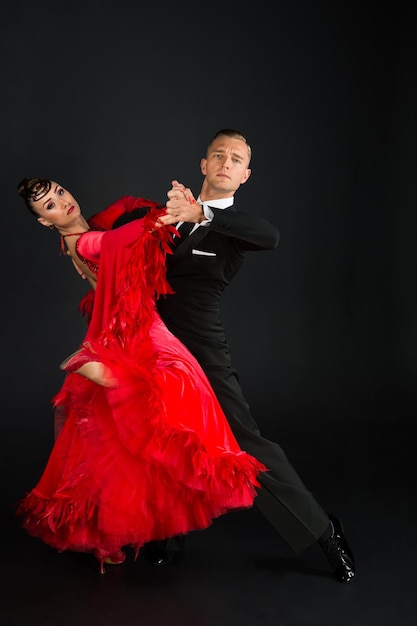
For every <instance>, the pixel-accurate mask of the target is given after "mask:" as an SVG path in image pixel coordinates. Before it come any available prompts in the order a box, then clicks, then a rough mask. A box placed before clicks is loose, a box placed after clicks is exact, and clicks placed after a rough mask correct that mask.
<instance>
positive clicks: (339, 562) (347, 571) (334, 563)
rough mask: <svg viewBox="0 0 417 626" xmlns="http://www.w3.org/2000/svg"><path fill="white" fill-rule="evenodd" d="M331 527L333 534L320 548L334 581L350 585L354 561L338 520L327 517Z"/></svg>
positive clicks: (354, 568) (353, 574)
mask: <svg viewBox="0 0 417 626" xmlns="http://www.w3.org/2000/svg"><path fill="white" fill-rule="evenodd" d="M329 519H330V521H331V523H332V526H333V532H332V534H331V535H330V537H329V538H328V539H327V541H326V542H325V543H324V544H323V545H322V546H321V547H322V550H323V552H324V554H325V555H326V556H327V560H328V561H329V563H330V565H331V567H332V569H333V571H334V574H335V577H336V579H337V580H338V581H339V582H341V583H351V582H352V580H353V579H354V578H355V576H356V567H355V559H354V556H353V552H352V550H351V549H350V547H349V545H348V543H347V541H346V539H345V536H344V534H343V526H342V523H341V522H340V520H338V519H337V517H333V515H329Z"/></svg>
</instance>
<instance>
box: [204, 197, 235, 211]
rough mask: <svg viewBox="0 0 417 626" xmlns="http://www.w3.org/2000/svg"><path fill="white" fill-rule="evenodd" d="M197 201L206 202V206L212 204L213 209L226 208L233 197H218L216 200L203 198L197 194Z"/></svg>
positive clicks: (230, 204) (230, 203)
mask: <svg viewBox="0 0 417 626" xmlns="http://www.w3.org/2000/svg"><path fill="white" fill-rule="evenodd" d="M197 202H199V203H200V204H206V205H207V206H212V207H214V208H215V209H227V208H228V207H229V206H232V204H233V203H234V197H233V196H232V197H231V198H219V199H218V200H204V202H203V200H202V199H201V198H200V196H198V198H197Z"/></svg>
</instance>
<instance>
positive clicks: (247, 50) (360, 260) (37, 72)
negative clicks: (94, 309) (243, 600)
mask: <svg viewBox="0 0 417 626" xmlns="http://www.w3.org/2000/svg"><path fill="white" fill-rule="evenodd" d="M0 29H1V31H0V45H1V52H2V54H1V58H2V69H1V74H2V96H1V127H2V141H1V154H2V157H1V158H2V167H1V177H2V185H1V189H2V199H1V200H2V214H3V221H2V228H1V235H0V236H1V250H2V253H3V254H2V262H1V266H2V285H3V298H2V322H3V323H2V325H1V327H2V333H3V339H2V346H3V348H4V349H3V368H2V369H3V374H2V380H3V384H2V390H3V394H2V395H3V402H2V407H3V408H2V418H1V435H2V449H3V453H2V464H3V468H2V471H1V476H2V497H1V504H2V508H3V511H4V518H5V519H6V518H9V517H11V516H12V512H11V511H12V509H13V503H14V502H15V501H16V500H17V499H18V498H20V497H21V495H22V494H23V492H24V491H25V490H27V489H30V488H31V487H33V486H34V485H35V484H36V481H37V479H38V477H39V475H40V472H41V471H42V468H43V466H44V464H45V462H46V459H47V456H48V454H49V451H50V448H51V446H52V443H53V419H52V409H51V404H50V400H51V398H52V396H53V395H54V394H55V393H56V392H57V391H58V389H59V386H60V384H61V382H62V380H63V375H62V372H60V370H59V367H58V365H59V363H60V362H61V360H62V359H63V358H64V357H65V356H67V355H68V354H69V353H70V352H72V351H73V350H74V349H75V348H76V347H77V345H78V342H79V340H80V339H81V338H82V335H83V332H84V330H85V324H84V321H83V319H82V318H81V316H80V314H79V313H78V310H77V305H78V301H79V300H80V298H81V297H82V295H83V294H84V293H85V292H86V290H87V285H86V283H84V282H83V281H82V280H81V279H79V278H78V276H77V275H76V273H75V272H74V270H73V268H72V266H71V264H70V262H69V261H68V259H66V258H65V257H63V256H60V254H59V241H58V238H57V235H56V233H51V232H50V231H49V230H48V229H45V228H42V227H40V226H39V224H38V223H37V222H36V220H35V219H34V218H33V217H32V216H31V215H30V214H29V213H28V211H27V209H26V208H25V207H24V204H23V202H22V200H21V199H20V198H19V196H18V195H17V191H16V189H17V184H18V182H19V181H20V180H21V179H22V178H23V177H30V176H42V177H47V178H51V179H54V180H57V181H58V182H60V183H61V184H63V185H64V186H65V187H66V188H68V189H69V190H70V191H71V192H72V193H73V195H74V196H75V197H76V198H77V200H78V201H79V202H80V204H81V207H82V209H83V212H84V214H85V215H86V216H87V217H88V216H90V215H92V214H93V213H95V212H96V211H98V210H100V209H101V208H104V207H105V206H106V205H107V204H110V203H111V202H112V201H114V200H116V199H117V198H118V197H120V196H122V195H125V194H131V195H137V196H143V197H148V198H153V199H155V200H158V201H162V202H163V201H164V200H165V198H166V192H167V190H168V189H169V188H170V186H171V180H173V179H178V180H180V181H181V182H183V183H184V184H186V185H187V186H190V187H191V188H192V189H193V191H194V192H195V193H196V194H197V193H198V191H199V189H200V185H201V181H202V176H201V173H200V169H199V163H200V159H201V157H203V156H204V155H205V150H206V146H207V143H208V142H209V140H210V139H211V137H212V135H214V133H215V132H216V131H217V130H219V129H220V128H224V127H233V128H237V129H239V130H240V131H241V132H242V133H243V134H245V135H246V137H247V139H248V141H249V143H250V144H251V145H252V149H253V159H252V163H251V167H252V176H251V178H250V179H249V181H248V182H247V183H246V184H245V185H243V186H242V187H241V189H240V190H239V191H238V193H237V196H236V203H237V205H238V206H239V208H241V209H242V210H247V211H249V212H254V213H257V214H259V215H262V216H264V217H266V218H267V219H269V221H271V222H273V223H274V224H276V225H277V226H278V228H279V230H280V233H281V240H280V243H279V246H278V248H277V249H276V250H275V251H271V252H269V251H268V252H262V253H254V254H252V255H249V257H248V260H247V261H246V263H245V265H244V267H243V269H242V271H241V272H240V274H239V275H238V277H237V278H236V279H235V281H234V283H233V285H232V286H231V287H230V288H229V291H228V292H227V294H226V296H225V298H224V307H223V316H224V321H225V325H226V329H227V331H228V337H229V341H230V343H231V346H232V354H233V355H234V361H235V366H236V368H237V369H238V371H239V372H240V376H241V382H242V385H243V388H244V390H245V394H246V396H247V398H248V400H249V402H250V404H251V406H252V408H253V414H254V416H255V418H256V420H257V421H258V423H259V425H260V427H261V429H262V431H263V432H264V433H265V434H267V435H269V436H271V437H272V438H274V439H276V440H277V441H279V442H280V443H281V445H282V446H283V447H284V449H285V450H286V451H287V453H288V454H289V456H290V457H291V459H292V461H293V463H294V465H295V467H296V468H298V470H299V471H300V474H301V475H302V476H303V478H304V479H305V481H306V482H308V483H309V485H311V488H312V490H313V491H314V492H315V493H317V496H318V497H319V499H320V500H321V501H322V502H323V505H324V506H327V507H330V508H331V507H334V508H335V509H336V510H337V511H338V512H340V514H341V515H342V516H343V518H344V519H345V520H347V521H349V523H350V526H351V529H352V530H351V533H352V532H353V533H354V535H355V534H356V535H355V537H356V541H357V543H359V544H360V541H361V537H362V538H363V534H362V533H363V525H364V524H365V523H366V524H367V525H368V526H367V527H368V528H369V527H370V526H371V525H372V526H373V527H375V528H376V527H379V528H383V530H381V531H380V535H381V536H383V538H384V541H385V540H386V539H387V537H390V538H397V537H399V536H401V534H402V533H403V532H405V530H404V529H407V528H408V529H410V528H411V527H412V525H413V524H414V523H415V520H416V506H415V499H414V497H413V494H414V493H415V488H414V479H413V466H414V462H413V461H412V458H413V454H414V440H415V436H414V421H415V413H416V411H415V409H416V382H417V359H416V354H417V324H416V319H417V302H416V295H415V293H416V290H415V273H416V272H415V271H416V260H417V259H416V246H415V239H416V235H415V232H416V221H417V220H416V199H417V194H416V191H415V186H416V174H415V164H416V145H417V133H416V113H415V111H416V107H417V94H416V84H417V83H416V60H417V57H416V43H415V21H414V19H413V13H412V9H411V8H408V4H406V3H404V4H403V3H395V4H388V5H386V6H385V8H384V7H383V5H381V4H379V3H376V2H375V3H374V2H368V3H360V2H335V3H324V2H307V1H305V2H302V1H299V0H295V1H293V2H279V3H263V2H256V3H253V4H252V5H245V4H244V3H241V2H223V3H214V2H211V3H204V4H200V3H197V2H191V1H190V2H187V1H182V2H177V3H175V2H168V1H165V2H164V1H162V0H155V1H153V2H149V3H139V2H128V1H127V0H121V1H119V2H115V1H113V2H110V1H99V0H95V1H93V0H85V1H84V2H79V1H73V2H71V3H63V2H57V1H54V2H52V1H51V2H48V1H45V0H42V1H41V2H36V3H35V2H34V3H32V2H29V0H26V1H24V0H16V1H15V2H8V3H7V5H6V6H5V7H3V9H2V20H1V26H0ZM381 525H382V526H381ZM367 536H368V535H367ZM369 538H370V540H371V541H372V536H371V535H370V537H369ZM249 540H250V539H249ZM33 541H34V540H33ZM415 545H416V543H415V541H414V543H413V550H414V551H415ZM366 546H368V547H369V544H368V543H366ZM363 547H365V544H364V546H363ZM407 550H409V546H407ZM367 557H368V559H369V554H368V555H367ZM404 558H405V557H404ZM363 560H365V561H366V557H364V558H363ZM370 619H371V618H369V620H370ZM410 619H411V618H410ZM22 623H23V622H22ZM28 623H30V622H28ZM51 623H54V622H51ZM196 623H197V622H196ZM248 623H249V622H248ZM259 623H261V622H259ZM266 623H268V624H269V622H265V624H266ZM286 623H287V622H285V624H286ZM294 623H295V622H294ZM306 623H308V622H306ZM331 623H332V624H334V623H336V622H331ZM337 623H342V622H337ZM343 623H344V622H343ZM346 623H347V624H349V625H351V624H356V623H358V624H359V623H362V622H354V621H351V622H346ZM363 623H364V624H370V623H371V622H370V621H365V622H363ZM375 623H378V624H380V623H382V622H381V621H380V622H375ZM386 623H387V624H388V623H389V624H391V623H393V622H386ZM399 623H404V624H408V623H410V624H414V623H415V622H413V621H410V622H408V621H404V622H400V621H398V624H399ZM253 624H255V622H253ZM288 624H290V626H292V622H291V621H290V622H288Z"/></svg>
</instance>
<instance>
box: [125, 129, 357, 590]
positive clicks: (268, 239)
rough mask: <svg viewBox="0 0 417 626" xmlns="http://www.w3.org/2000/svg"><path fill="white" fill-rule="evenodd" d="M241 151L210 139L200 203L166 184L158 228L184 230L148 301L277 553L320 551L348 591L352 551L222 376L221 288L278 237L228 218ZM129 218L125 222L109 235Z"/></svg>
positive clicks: (225, 373)
mask: <svg viewBox="0 0 417 626" xmlns="http://www.w3.org/2000/svg"><path fill="white" fill-rule="evenodd" d="M250 159H251V148H250V146H249V144H248V143H247V141H246V139H245V137H244V136H243V135H242V134H241V133H240V132H238V131H236V130H233V129H223V130H220V131H219V132H218V133H217V134H216V135H215V136H214V138H213V139H212V141H211V142H210V144H209V146H208V149H207V153H206V156H205V157H204V158H203V159H202V160H201V164H200V166H201V172H202V174H203V176H204V179H203V183H202V187H201V191H200V194H199V196H198V198H197V199H195V198H194V196H193V194H192V192H191V190H190V189H188V188H185V187H184V186H183V185H181V184H180V183H179V182H177V181H173V185H172V189H171V190H170V191H169V192H168V202H167V203H166V209H167V213H166V215H164V216H162V217H161V223H163V224H176V225H177V228H178V229H179V232H180V233H181V230H182V223H186V224H189V225H190V227H191V228H192V230H191V233H190V234H188V236H184V235H182V236H181V238H178V239H179V243H178V245H177V246H176V248H175V251H174V254H173V255H168V257H167V278H168V281H169V283H170V284H171V286H172V288H173V291H174V293H173V294H172V295H168V296H166V297H165V296H164V297H163V298H161V299H160V300H159V301H158V309H159V312H160V314H161V317H162V319H163V320H164V322H165V324H166V325H167V326H168V328H169V329H170V330H171V332H172V333H173V334H174V335H176V336H177V337H178V338H179V339H180V340H181V341H182V342H183V343H184V344H185V345H186V346H187V348H188V349H189V350H190V351H191V352H192V354H193V355H194V356H195V357H196V358H197V360H198V361H199V362H200V364H201V366H202V368H203V370H204V371H205V373H206V375H207V377H208V379H209V381H210V383H211V385H212V387H213V389H214V392H215V393H216V395H217V398H218V400H219V401H220V404H221V406H222V408H223V411H224V412H225V414H226V417H227V420H228V422H229V424H230V426H231V428H232V431H233V433H234V435H235V437H236V439H237V441H238V442H239V444H240V446H241V448H242V449H243V450H245V451H247V452H249V453H250V454H252V455H253V456H255V457H256V458H257V459H259V460H260V461H261V462H263V463H264V464H265V465H266V466H267V467H268V468H269V469H270V471H269V472H268V473H266V474H264V475H263V476H262V477H261V478H260V482H261V484H262V489H260V490H259V494H258V496H257V498H256V499H255V505H256V506H257V507H258V508H259V510H260V511H261V513H262V514H263V515H264V516H265V517H266V519H268V520H269V522H270V523H271V524H272V525H273V526H274V528H275V529H276V530H277V531H278V532H279V533H280V535H281V536H282V538H283V539H284V540H285V541H286V543H287V544H288V545H289V546H290V547H291V548H292V549H293V550H294V551H295V552H296V553H298V552H301V551H302V550H304V549H306V548H307V547H309V546H310V545H312V544H313V543H315V542H318V544H319V545H320V546H321V548H322V549H323V551H324V554H325V555H326V557H327V559H328V561H329V564H330V566H331V567H332V569H333V572H334V575H335V577H336V579H337V580H338V581H340V582H343V583H350V582H351V581H352V580H353V578H354V577H355V574H356V568H355V562H354V557H353V554H352V551H351V549H350V547H349V546H348V544H347V542H346V539H345V537H344V534H343V527H342V524H341V522H340V521H339V520H338V519H337V518H335V517H333V516H329V515H328V514H327V513H326V512H325V511H324V510H323V509H322V507H321V506H320V505H319V504H318V502H317V501H316V500H315V498H314V496H313V495H312V494H311V493H310V491H308V489H307V488H306V487H305V485H304V484H303V482H302V481H301V479H300V477H299V476H298V474H297V473H296V471H295V470H294V468H293V467H292V466H291V465H290V463H289V461H288V459H287V457H286V455H285V453H284V451H283V450H282V449H281V447H280V446H279V445H278V444H277V443H275V442H273V441H269V440H268V439H266V438H265V437H263V436H262V434H261V433H260V430H259V427H258V425H257V423H256V422H255V420H254V418H253V417H252V415H251V413H250V409H249V406H248V403H247V401H246V400H245V398H244V396H243V393H242V390H241V387H240V384H239V379H238V374H237V372H236V371H235V369H234V368H233V366H232V361H231V355H230V350H229V346H228V345H227V342H226V335H225V331H224V328H223V326H222V322H221V319H220V312H219V303H220V299H221V295H222V293H223V291H224V289H225V287H226V286H227V285H228V284H229V283H230V281H231V280H232V279H233V277H234V276H235V275H236V273H237V272H238V270H239V269H240V267H241V265H242V263H243V261H244V259H245V256H246V254H247V252H249V251H259V250H272V249H274V248H276V247H277V245H278V240H279V232H278V230H277V229H276V227H275V226H273V225H272V224H270V223H269V222H267V221H265V220H264V219H262V218H260V217H257V216H253V215H248V214H246V213H243V212H240V211H238V210H236V208H235V205H234V194H235V192H236V191H237V190H238V189H239V187H240V185H242V184H244V183H245V182H246V181H247V180H248V178H249V177H250V174H251V170H250V168H249V164H250ZM133 217H135V211H132V212H130V213H127V214H126V215H124V216H122V217H121V218H119V219H118V220H116V222H115V224H114V226H118V225H121V224H122V223H124V222H126V221H127V220H130V219H132V218H133ZM174 547H176V546H175V542H172V541H171V540H170V541H169V542H167V543H165V544H161V545H159V546H157V550H156V551H155V552H154V558H153V560H154V562H155V563H159V564H165V563H167V562H168V561H169V560H170V558H171V556H172V552H171V550H172V548H174Z"/></svg>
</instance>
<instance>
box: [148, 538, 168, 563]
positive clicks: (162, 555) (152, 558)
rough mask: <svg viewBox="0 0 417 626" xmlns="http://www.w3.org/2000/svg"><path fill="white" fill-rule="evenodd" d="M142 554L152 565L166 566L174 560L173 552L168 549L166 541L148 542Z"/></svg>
mask: <svg viewBox="0 0 417 626" xmlns="http://www.w3.org/2000/svg"><path fill="white" fill-rule="evenodd" d="M144 554H145V557H146V560H147V561H148V562H149V563H152V565H168V563H170V562H171V561H172V560H173V559H174V551H173V550H169V549H168V546H167V541H150V542H149V543H148V544H147V545H146V546H145V549H144Z"/></svg>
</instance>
